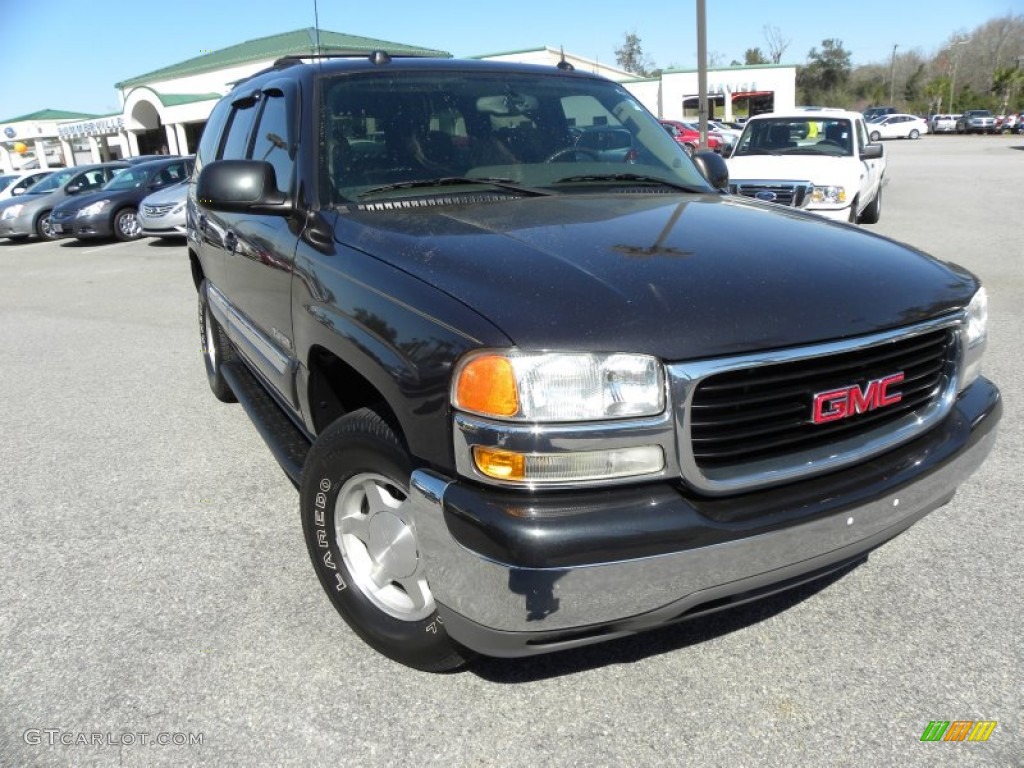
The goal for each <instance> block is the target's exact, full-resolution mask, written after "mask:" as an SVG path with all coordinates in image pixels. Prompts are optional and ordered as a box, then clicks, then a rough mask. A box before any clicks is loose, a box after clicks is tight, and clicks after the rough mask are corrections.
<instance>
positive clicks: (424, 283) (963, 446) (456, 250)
mask: <svg viewBox="0 0 1024 768" xmlns="http://www.w3.org/2000/svg"><path fill="white" fill-rule="evenodd" d="M570 70H571V68H569V67H566V66H560V67H558V68H555V67H551V68H546V67H537V66H521V65H509V64H497V63H493V62H481V61H471V62H467V61H456V60H429V59H413V58H408V59H398V58H394V59H392V58H391V57H389V56H388V55H387V54H385V53H382V52H377V53H374V54H372V55H371V56H369V57H361V58H358V59H357V58H348V59H329V60H328V59H324V60H313V61H305V62H304V61H298V60H282V61H280V62H278V63H277V64H276V65H275V66H274V67H273V68H271V69H270V70H267V71H264V72H262V73H260V74H258V75H255V76H253V77H252V78H250V79H248V80H246V81H244V82H242V83H241V84H239V85H238V86H237V87H236V88H235V90H234V91H233V92H232V93H231V94H230V95H229V96H227V97H226V98H225V99H224V100H223V101H221V102H220V104H219V105H218V106H217V107H216V108H215V109H214V111H213V113H212V114H211V116H210V120H209V123H208V125H207V128H206V130H205V133H204V134H203V138H202V141H201V144H200V147H199V151H198V156H197V158H196V174H195V176H194V178H193V181H192V188H191V191H190V196H189V203H188V216H189V219H188V221H189V224H188V237H189V243H188V247H189V257H190V260H191V266H192V274H193V277H194V280H195V285H196V287H197V289H198V292H199V327H200V333H201V339H202V349H203V355H204V358H205V362H206V371H207V375H208V377H209V381H210V386H211V387H212V389H213V392H214V394H215V395H216V396H217V397H218V398H220V399H221V400H224V401H232V400H235V399H237V400H238V401H240V402H241V403H242V405H243V406H244V407H245V409H246V411H247V412H248V414H249V415H250V417H251V418H252V420H253V422H254V423H255V425H256V427H257V428H258V429H259V431H260V433H261V434H262V436H263V437H264V438H265V440H266V442H267V443H268V445H269V446H270V448H271V450H272V451H273V453H274V455H275V456H276V458H277V460H278V461H279V462H280V464H281V465H282V467H283V468H284V470H285V472H287V474H288V475H289V477H290V478H291V479H292V481H293V482H294V483H295V484H296V486H298V488H299V491H300V505H301V517H302V526H303V530H304V533H305V539H306V543H307V546H308V550H309V554H310V557H311V559H312V562H313V566H314V568H315V569H316V572H317V575H318V576H319V579H320V582H321V584H322V585H323V588H324V590H325V592H326V593H327V594H328V596H329V597H330V599H331V601H332V602H333V604H334V606H335V607H336V608H337V609H338V611H339V612H340V613H341V615H342V616H343V617H344V618H345V620H346V621H347V622H348V623H349V624H350V625H351V626H352V628H353V629H354V630H355V631H356V632H357V633H358V634H359V635H360V636H361V637H362V638H363V639H364V640H365V641H366V642H367V643H369V644H370V645H371V646H373V647H374V648H376V649H378V650H379V651H381V652H382V653H384V654H386V655H387V656H390V657H391V658H393V659H397V660H399V661H401V662H402V663H405V664H408V665H411V666H414V667H417V668H420V669H428V670H442V669H450V668H453V667H456V666H458V665H460V664H462V663H463V662H464V661H465V660H466V659H467V658H468V657H469V656H471V655H472V654H473V653H474V652H476V653H482V654H488V655H494V656H523V655H528V654H536V653H543V652H547V651H552V650H556V649H564V648H571V647H574V646H580V645H583V644H586V643H593V642H597V641H600V640H605V639H608V638H613V637H618V636H622V635H625V634H629V633H633V632H637V631H640V630H643V629H647V628H650V627H656V626H660V625H664V624H667V623H670V622H674V621H678V620H680V619H684V618H690V617H693V616H697V615H700V614H703V613H707V612H709V611H713V610H717V609H720V608H723V607H727V606H731V605H735V604H738V603H741V602H743V601H746V600H751V599H754V598H758V597H761V596H763V595H767V594H770V593H773V592H777V591H779V590H781V589H785V588H788V587H790V586H792V585H795V584H798V583H801V582H804V581H807V580H810V579H814V578H817V577H819V576H821V575H823V574H826V573H829V572H831V571H834V570H837V569H840V568H842V567H844V566H846V565H847V564H850V563H854V562H857V561H859V560H862V559H863V558H864V557H865V555H866V553H867V552H869V551H870V550H871V549H873V548H875V547H877V546H879V545H880V544H882V543H883V542H885V541H887V540H888V539H891V538H893V537H894V536H896V535H898V534H899V533H900V532H902V531H903V530H905V529H906V528H908V527H909V526H910V525H912V524H913V523H914V522H915V521H917V520H919V519H920V518H921V517H923V516H924V515H926V514H927V513H928V512H930V511H931V510H933V509H936V508H937V507H939V506H941V505H943V504H945V503H946V502H948V501H949V500H950V499H951V498H952V496H953V493H954V491H955V490H956V488H957V486H958V485H959V484H960V483H961V482H962V481H963V480H964V479H965V478H966V477H967V476H968V475H969V474H970V473H971V472H972V471H973V470H974V469H976V468H977V467H978V466H979V464H980V463H981V462H982V461H983V459H984V458H985V456H986V454H987V453H988V452H989V450H990V448H991V447H992V444H993V441H994V439H995V434H996V423H997V422H998V420H999V417H1000V414H1001V404H1000V396H999V392H998V390H997V389H996V388H995V387H994V386H993V385H992V384H991V383H990V382H989V381H987V380H986V379H985V378H983V377H981V375H980V369H981V358H982V353H983V350H984V347H985V341H986V301H985V293H984V290H983V289H982V288H981V286H980V284H979V282H978V280H977V279H976V278H975V277H974V276H972V275H971V274H970V273H968V272H966V271H965V270H963V269H960V268H959V267H956V266H953V265H950V264H945V263H940V262H938V261H936V260H934V259H932V258H930V257H929V256H927V255H925V254H923V253H920V252H918V251H915V250H912V249H910V248H908V247H906V246H903V245H900V244H897V243H895V242H891V241H889V240H886V239H884V238H881V237H877V236H874V235H871V234H866V233H865V232H862V231H859V230H857V229H856V228H855V227H852V226H848V225H846V224H836V223H831V222H826V221H823V220H822V219H820V218H819V217H816V216H814V215H811V214H804V213H801V212H799V211H793V210H786V209H782V208H779V207H776V206H772V205H771V204H766V203H760V202H757V201H753V200H748V199H744V198H739V197H733V196H730V195H728V194H726V193H724V192H723V191H722V190H723V189H724V188H725V187H726V186H727V183H728V178H727V173H726V172H725V171H724V167H723V164H722V163H721V162H716V158H715V157H714V156H713V155H711V156H706V155H704V156H698V157H696V158H694V159H693V160H691V159H690V158H688V157H687V156H686V154H685V153H684V151H683V150H682V148H681V147H680V146H679V145H678V144H677V143H676V142H675V141H673V139H672V137H671V136H669V135H668V134H667V133H665V130H664V129H663V128H662V127H661V126H660V125H659V124H658V121H657V120H656V119H655V118H654V117H653V116H652V115H651V114H650V113H648V112H647V111H646V110H645V109H644V108H643V107H642V106H641V105H640V104H639V103H638V102H637V101H636V99H635V98H634V97H633V96H631V95H630V93H629V92H628V91H627V90H626V89H625V88H623V87H622V86H620V85H618V84H615V83H612V82H609V81H607V80H604V79H602V78H599V77H596V76H594V75H591V74H586V73H582V72H574V71H570ZM627 132H628V134H629V137H628V141H626V140H625V139H626V135H625V134H626V133H627ZM599 135H600V136H606V135H607V136H611V135H614V136H615V137H616V140H615V142H614V146H611V145H609V146H608V147H604V148H603V147H602V142H601V141H590V140H589V139H590V138H592V137H595V136H599Z"/></svg>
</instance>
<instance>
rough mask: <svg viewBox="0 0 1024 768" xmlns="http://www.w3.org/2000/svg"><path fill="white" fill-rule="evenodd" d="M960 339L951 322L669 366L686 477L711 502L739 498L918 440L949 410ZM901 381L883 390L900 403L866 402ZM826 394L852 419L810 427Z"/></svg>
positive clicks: (956, 320)
mask: <svg viewBox="0 0 1024 768" xmlns="http://www.w3.org/2000/svg"><path fill="white" fill-rule="evenodd" d="M960 332H961V326H960V318H959V317H957V318H952V319H949V318H947V319H945V320H943V321H936V322H932V323H928V324H925V325H923V326H920V327H917V328H913V329H909V330H903V331H893V332H887V333H882V334H877V335H875V336H872V337H869V338H862V339H855V340H850V341H846V342H838V343H831V344H822V345H816V346H813V347H805V348H802V349H796V350H783V351H779V352H775V353H760V354H756V355H745V356H740V357H736V358H730V359H727V360H714V361H706V362H704V363H691V364H685V363H680V364H677V365H673V366H670V373H671V376H672V379H673V382H674V384H673V386H674V387H675V390H674V391H675V394H674V399H675V400H676V402H677V403H680V404H681V405H680V406H679V407H680V411H679V413H678V417H677V418H678V419H679V425H680V427H679V434H680V443H679V451H680V467H681V470H682V475H683V478H684V479H686V480H687V481H688V482H690V484H692V485H693V486H695V487H696V488H698V489H700V490H703V491H706V492H710V493H725V492H730V491H737V490H745V489H750V488H755V487H761V486H765V485H771V484H777V483H780V482H786V481H789V480H795V479H799V478H802V477H807V476H811V475H815V474H821V473H822V472H826V471H830V470H832V469H837V468H839V467H842V466H847V465H849V464H851V463H854V462H856V461H861V460H864V459H865V458H867V457H869V456H873V455H876V454H878V453H881V452H882V451H884V450H888V449H890V448H893V447H895V446H897V445H899V444H901V443H903V442H906V441H907V440H910V439H912V438H914V437H915V436H917V435H919V434H921V433H922V432H924V431H925V430H927V429H929V428H930V427H931V426H933V425H934V424H935V423H937V421H938V420H939V419H941V418H942V417H943V416H944V415H945V414H946V413H947V412H948V410H949V408H950V407H951V406H952V402H953V399H954V397H955V394H956V380H957V366H958V362H959V358H960V349H961V344H960ZM898 374H903V378H902V380H901V381H897V382H894V383H892V384H891V385H890V386H889V389H888V393H889V394H890V395H897V394H898V395H899V400H898V402H893V403H891V404H882V403H881V402H877V401H874V402H872V401H871V398H870V397H869V395H870V393H871V392H872V389H871V387H872V382H880V381H882V380H884V379H886V378H887V377H893V376H895V375H898ZM826 393H829V394H831V393H847V394H848V396H849V398H850V400H849V405H850V406H851V407H850V408H849V410H850V413H848V414H845V415H841V416H839V417H836V418H834V419H833V420H827V421H823V422H822V423H816V422H815V419H814V403H815V397H816V396H822V401H823V402H824V403H826V406H825V407H826V409H831V408H832V406H833V404H834V401H833V400H832V399H831V398H830V397H827V396H826ZM842 397H843V395H842V394H839V395H838V398H839V400H840V402H842ZM852 406H856V407H852ZM831 413H832V412H831V410H826V411H824V412H823V415H826V416H827V415H831ZM819 421H821V420H819Z"/></svg>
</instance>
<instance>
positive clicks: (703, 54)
mask: <svg viewBox="0 0 1024 768" xmlns="http://www.w3.org/2000/svg"><path fill="white" fill-rule="evenodd" d="M697 104H698V107H697V109H698V111H699V112H700V115H699V118H698V119H699V124H698V127H699V129H700V146H699V147H698V149H701V150H704V149H707V148H708V35H707V15H706V14H705V12H704V0H697Z"/></svg>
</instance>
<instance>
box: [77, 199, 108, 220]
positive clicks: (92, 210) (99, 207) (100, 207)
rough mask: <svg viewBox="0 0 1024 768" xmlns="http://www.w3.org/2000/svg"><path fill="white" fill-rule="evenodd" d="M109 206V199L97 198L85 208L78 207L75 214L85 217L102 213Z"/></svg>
mask: <svg viewBox="0 0 1024 768" xmlns="http://www.w3.org/2000/svg"><path fill="white" fill-rule="evenodd" d="M109 207H110V201H109V200H97V201H96V202H95V203H90V204H89V205H87V206H85V208H80V209H79V210H78V213H77V214H75V215H76V216H77V217H78V218H80V219H81V218H85V217H86V216H95V215H96V214H98V213H103V211H105V210H106V209H107V208H109Z"/></svg>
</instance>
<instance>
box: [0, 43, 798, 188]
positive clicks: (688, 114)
mask: <svg viewBox="0 0 1024 768" xmlns="http://www.w3.org/2000/svg"><path fill="white" fill-rule="evenodd" d="M378 49H383V50H387V51H389V52H391V53H394V54H399V55H406V56H440V57H445V58H449V57H450V56H451V54H449V53H448V52H446V51H440V50H433V49H429V48H422V47H418V46H413V45H406V44H402V43H394V42H388V41H385V40H374V39H371V38H366V37H359V36H356V35H347V34H341V33H338V32H330V31H326V30H320V31H319V33H318V32H317V31H316V30H315V29H312V28H309V29H300V30H295V31H293V32H286V33H283V34H279V35H271V36H269V37H261V38H257V39H255V40H249V41H246V42H244V43H239V44H238V45H233V46H230V47H228V48H224V49H222V50H219V51H211V52H209V53H204V54H202V55H200V56H196V57H194V58H191V59H187V60H185V61H182V62H180V63H178V64H174V65H171V66H168V67H164V68H162V69H158V70H156V71H154V72H148V73H146V74H143V75H138V76H136V77H130V78H128V79H126V80H123V81H121V82H119V83H116V84H115V88H116V89H117V90H118V95H119V101H120V103H121V111H120V112H118V113H115V114H110V115H90V114H82V113H76V112H62V111H60V110H52V109H46V110H41V111H39V112H34V113H32V114H28V115H21V116H19V117H14V118H9V119H3V118H0V171H10V170H12V169H18V168H28V167H37V166H39V167H43V168H47V167H50V166H60V165H76V164H81V163H89V162H102V161H106V160H114V159H119V158H122V157H133V156H136V155H148V154H168V153H169V154H180V155H187V154H192V153H194V152H195V148H196V145H197V144H198V141H199V136H200V134H201V133H202V130H203V127H204V126H205V124H206V119H207V118H208V117H209V114H210V112H211V111H212V109H213V106H214V104H216V103H217V100H218V99H220V98H221V96H223V95H224V94H226V93H227V92H228V91H230V90H231V88H232V86H233V85H234V83H236V82H238V81H240V80H243V79H245V78H246V77H249V76H250V75H252V74H255V73H256V72H259V71H260V70H262V69H265V68H267V67H269V66H271V65H272V64H273V63H274V62H275V61H276V60H277V59H279V58H280V57H282V56H309V55H312V54H315V53H316V52H317V51H318V50H319V51H320V52H321V53H324V54H334V55H366V54H368V53H369V52H370V51H373V50H378ZM475 58H478V59H487V60H494V61H515V62H524V63H533V64H550V65H552V66H553V65H555V64H557V63H558V62H559V61H561V60H563V59H564V60H565V61H567V62H569V63H570V64H572V65H573V67H575V68H576V69H577V70H581V71H587V72H595V73H597V74H600V75H602V76H604V77H607V78H609V79H611V80H615V81H617V82H620V83H622V84H623V87H625V88H627V89H628V90H629V91H630V92H631V93H633V94H634V95H635V96H636V97H637V98H638V99H639V100H640V101H641V102H642V103H643V104H644V105H645V106H646V107H647V108H648V109H650V110H651V112H653V113H654V114H655V115H657V116H659V117H663V118H671V119H696V116H697V101H698V96H697V94H698V88H697V71H696V70H681V69H680V70H675V69H673V70H666V71H665V72H663V73H662V74H661V75H660V76H659V77H656V78H637V77H636V76H635V75H633V74H632V73H630V72H626V71H625V70H622V69H618V68H616V67H612V66H609V65H607V64H603V63H601V62H598V61H596V60H592V59H587V58H585V57H582V56H578V55H575V54H571V53H566V52H563V51H561V50H559V49H555V48H551V47H543V48H532V49H527V50H520V51H510V52H505V53H494V54H488V55H484V56H477V57H475ZM708 93H709V103H710V108H711V114H712V116H713V117H717V118H719V119H723V120H731V119H733V118H734V117H736V116H741V115H748V114H756V113H758V112H767V111H771V110H772V109H779V110H781V109H787V108H791V107H792V106H794V104H795V100H796V67H795V66H786V65H766V66H760V67H728V68H718V69H712V70H709V71H708Z"/></svg>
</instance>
